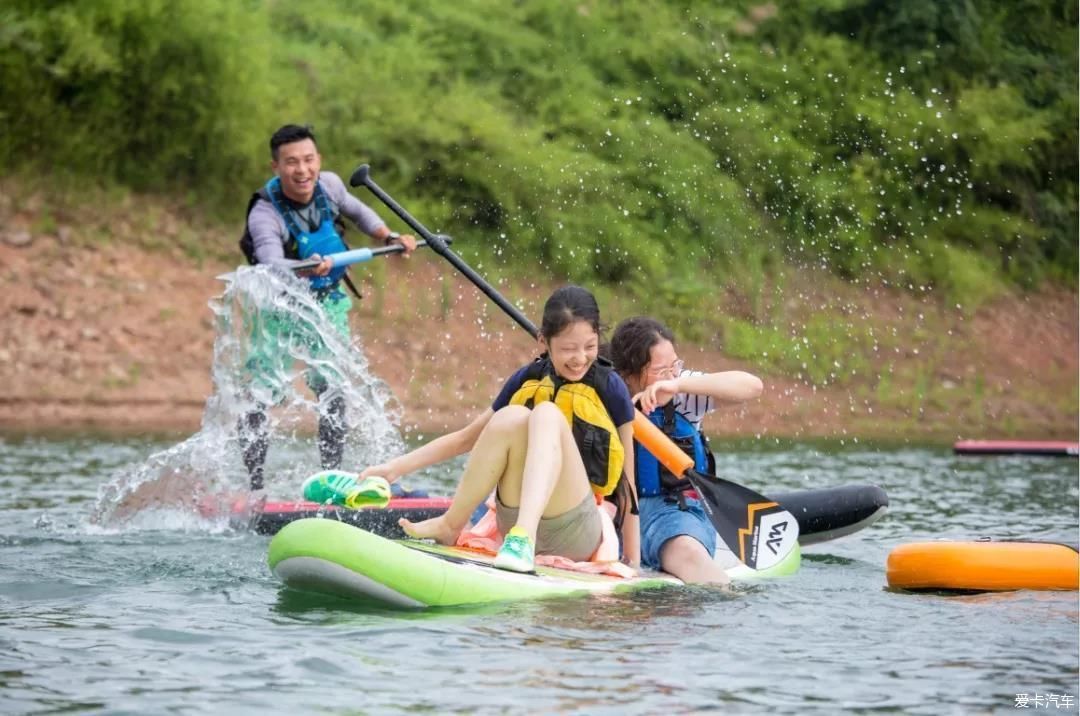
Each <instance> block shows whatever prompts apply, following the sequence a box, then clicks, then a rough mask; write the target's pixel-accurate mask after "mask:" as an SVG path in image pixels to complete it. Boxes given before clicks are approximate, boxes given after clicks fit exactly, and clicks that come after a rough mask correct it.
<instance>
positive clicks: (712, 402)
mask: <svg viewBox="0 0 1080 716" xmlns="http://www.w3.org/2000/svg"><path fill="white" fill-rule="evenodd" d="M610 350H611V358H612V363H613V364H614V366H615V370H616V371H617V372H618V373H619V375H621V376H622V378H623V380H625V381H626V385H627V386H628V387H629V388H630V392H631V393H633V394H634V397H633V399H634V402H636V403H638V404H639V405H640V406H641V410H642V412H643V413H645V414H646V415H647V416H648V417H649V419H650V420H651V421H652V422H653V423H655V424H656V425H657V426H658V427H660V429H661V430H663V431H664V432H665V433H666V434H667V435H668V437H670V438H671V439H672V440H674V441H675V443H676V444H678V445H679V447H681V448H682V449H683V450H684V451H686V453H687V454H688V455H690V456H691V457H692V458H694V468H695V469H696V470H698V471H699V472H706V473H709V474H713V473H715V471H716V467H715V463H714V461H713V457H712V452H711V451H710V450H709V445H708V441H707V440H706V439H705V436H704V434H703V433H702V432H701V421H702V419H703V418H704V417H705V415H706V414H707V413H709V412H711V411H712V410H714V409H715V408H716V406H717V404H718V403H729V404H733V403H741V402H744V401H746V400H751V399H753V398H756V397H758V396H759V395H760V394H761V389H762V385H761V380H760V379H759V378H757V377H756V376H753V375H751V374H750V373H746V372H744V371H738V370H733V371H724V372H721V373H702V372H697V371H688V370H686V369H685V368H684V366H683V362H682V361H681V360H680V359H679V357H678V354H677V353H676V351H675V336H674V335H673V334H672V332H671V331H670V330H669V329H668V328H667V326H665V325H664V324H662V323H660V322H659V321H657V320H655V319H652V318H648V317H644V316H639V317H636V318H628V319H626V320H625V321H623V322H622V323H620V324H619V325H618V326H617V327H616V328H615V333H614V335H613V336H612V338H611V347H610ZM634 463H635V476H636V480H635V482H636V484H637V490H638V509H639V512H640V529H641V562H642V565H644V566H646V567H650V568H652V569H662V570H663V571H665V572H667V573H669V574H672V575H674V576H676V577H678V578H679V579H681V580H683V581H684V582H694V583H715V584H726V583H727V582H728V581H729V578H728V576H727V574H726V573H725V572H724V570H723V569H721V568H720V566H719V565H717V564H716V563H715V562H714V561H713V556H714V555H715V554H716V529H715V528H714V527H713V525H712V523H711V522H710V521H709V518H708V517H707V516H706V514H705V511H704V509H703V508H702V506H701V503H700V502H699V501H698V500H697V498H696V494H694V493H688V492H687V490H689V488H690V484H689V481H687V480H683V479H679V478H677V477H675V476H674V475H672V474H671V473H670V472H669V471H668V470H667V468H665V467H664V466H663V465H661V464H660V463H659V461H657V460H656V458H654V457H653V456H652V455H651V454H650V453H649V452H648V451H647V450H646V449H645V448H644V447H643V446H642V445H641V444H640V443H637V442H635V443H634Z"/></svg>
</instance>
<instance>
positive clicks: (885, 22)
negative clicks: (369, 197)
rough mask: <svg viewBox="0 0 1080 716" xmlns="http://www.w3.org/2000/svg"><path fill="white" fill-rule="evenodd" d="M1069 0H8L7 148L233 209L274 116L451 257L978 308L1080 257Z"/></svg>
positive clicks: (23, 158)
mask: <svg viewBox="0 0 1080 716" xmlns="http://www.w3.org/2000/svg"><path fill="white" fill-rule="evenodd" d="M1076 15H1077V13H1076V8H1075V6H1074V5H1068V4H1065V3H1060V2H1046V1H1045V0H1044V1H1041V2H1036V1H1035V0H1021V1H1020V2H1012V1H1011V0H1010V1H1006V0H965V2H961V3H942V2H938V0H911V1H910V2H905V3H886V2H879V1H877V0H827V1H825V0H818V1H817V2H795V1H794V0H785V1H784V2H780V3H777V4H775V5H774V4H756V3H736V4H734V5H732V4H715V3H713V4H709V3H685V2H678V1H677V0H667V1H665V2H654V3H646V2H623V3H604V2H599V1H598V0H583V1H582V2H574V3H566V2H562V1H561V0H535V1H534V2H529V3H506V2H497V1H496V0H468V1H467V2H464V3H426V2H420V1H419V0H370V1H369V2H366V3H364V4H363V7H362V8H358V7H357V6H356V4H355V3H353V2H349V1H347V0H310V1H309V2H305V3H286V2H280V1H279V0H200V1H199V2H192V1H191V0H181V1H179V2H168V1H167V0H99V1H98V2H93V3H85V2H77V1H76V0H51V1H49V2H41V1H39V0H10V1H9V2H7V3H5V4H4V7H3V8H2V9H0V120H2V121H3V122H4V125H5V132H4V133H3V134H0V157H3V158H4V159H5V160H6V164H7V165H8V166H14V167H20V166H21V167H24V168H27V169H29V170H33V169H42V168H45V167H52V168H57V167H58V168H60V169H61V170H62V171H68V172H71V173H73V174H75V175H76V176H79V177H83V178H85V179H86V180H89V181H94V182H97V183H101V184H109V183H117V184H120V185H122V186H125V187H129V188H131V189H133V190H139V191H145V190H155V191H161V192H169V193H172V194H175V195H178V196H180V197H181V198H182V199H183V200H185V201H189V202H191V203H193V204H194V203H198V204H201V205H206V206H209V207H210V208H212V209H214V210H215V211H219V212H228V213H227V215H228V216H230V217H231V216H235V214H236V212H237V211H238V210H239V209H238V207H239V206H241V205H243V202H244V201H245V199H246V197H247V196H248V194H249V192H250V191H251V188H252V187H253V186H256V185H257V184H258V183H259V182H261V181H262V180H264V179H265V174H266V172H267V162H268V157H267V150H266V146H265V145H266V140H267V138H268V136H269V134H270V133H271V132H272V131H273V130H274V129H275V128H276V127H277V126H279V125H281V124H284V123H286V122H307V123H311V124H313V125H314V126H315V128H316V132H317V135H318V137H319V143H320V147H321V149H322V152H323V156H324V166H325V168H327V169H330V170H333V171H337V172H338V173H340V174H343V175H345V176H348V174H349V173H351V171H352V170H353V169H354V168H355V166H356V165H358V164H360V163H362V162H368V163H370V164H371V165H372V168H373V176H374V177H375V178H376V180H377V181H378V182H379V183H380V184H382V185H383V186H384V187H386V188H387V190H388V191H390V192H391V193H393V194H395V195H398V196H401V197H402V198H403V201H405V202H406V203H407V206H408V207H409V209H410V210H411V211H412V213H413V214H414V215H416V216H418V217H421V218H422V219H423V220H424V222H425V223H426V224H428V225H429V226H430V227H431V228H433V229H437V230H445V231H449V232H450V233H453V234H456V235H457V236H458V237H459V239H460V240H459V243H458V244H457V245H456V246H455V248H456V249H457V250H458V251H460V252H461V253H462V254H463V255H464V256H465V257H466V258H467V259H469V260H476V261H484V262H487V263H488V265H489V266H492V267H495V268H500V269H501V268H505V269H506V270H508V271H510V272H512V273H515V274H519V273H525V274H530V273H531V274H543V275H545V276H554V277H557V278H560V279H569V280H575V281H580V282H590V283H604V284H608V285H611V286H619V287H621V288H628V289H629V290H630V291H631V293H632V294H633V295H636V296H640V297H642V298H643V299H644V300H645V304H644V306H643V308H647V310H653V309H654V308H655V309H656V310H657V311H658V312H661V313H663V312H664V311H665V310H667V311H668V312H670V313H676V312H678V311H695V310H707V309H703V308H702V307H703V306H706V305H707V303H708V302H707V300H706V299H707V297H708V295H709V294H710V291H715V290H716V287H717V286H718V285H727V286H729V287H732V288H733V289H734V290H737V291H738V292H740V293H741V294H743V295H744V296H746V297H748V298H749V300H750V301H751V303H752V304H754V305H753V313H754V314H755V315H757V314H759V313H760V311H761V301H762V300H763V299H764V291H765V288H764V287H765V286H766V285H767V283H768V282H769V279H770V276H772V275H773V274H774V272H775V271H777V270H778V268H779V267H782V266H784V265H786V264H789V263H792V262H793V263H795V264H796V265H798V264H807V265H821V266H825V267H827V268H828V269H830V270H831V271H833V272H835V273H837V274H838V275H840V276H842V277H846V278H849V279H867V278H871V277H875V278H880V279H882V280H884V281H885V282H887V283H894V284H896V285H901V286H910V287H912V288H913V289H916V290H925V289H926V288H934V289H938V290H941V291H943V292H944V293H945V294H946V295H947V296H948V297H949V298H950V300H956V301H958V302H962V303H965V304H972V305H975V304H977V303H978V302H979V301H982V300H984V299H985V298H987V297H988V296H989V295H991V294H992V292H993V291H995V290H997V287H998V286H1002V285H1004V284H1005V283H1006V282H1013V283H1016V284H1020V285H1025V286H1028V285H1035V284H1037V283H1039V282H1040V281H1042V280H1043V279H1044V278H1047V277H1050V278H1055V279H1063V280H1067V281H1075V280H1076V274H1077V264H1078V253H1077V247H1078V243H1080V242H1078V239H1077V225H1078V214H1077V190H1076V186H1077V173H1078V170H1077V124H1078V119H1077V113H1078V103H1077V93H1076V86H1075V84H1076V76H1077V75H1076V72H1077V30H1076V26H1077V17H1076ZM364 198H366V197H364ZM230 241H232V238H231V237H230ZM732 330H736V332H737V329H732ZM755 340H756V341H758V342H762V341H764V343H765V344H771V343H772V342H773V341H772V339H766V338H765V337H764V336H758V337H757V338H756V339H755ZM808 365H809V364H808ZM826 367H827V366H826ZM807 370H811V369H810V368H808V369H807ZM814 370H817V369H814ZM823 370H824V368H823ZM821 375H822V376H824V378H823V379H825V378H827V376H828V371H826V372H824V373H822V374H821Z"/></svg>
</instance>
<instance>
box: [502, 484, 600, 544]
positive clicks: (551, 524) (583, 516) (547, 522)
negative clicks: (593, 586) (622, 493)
mask: <svg viewBox="0 0 1080 716" xmlns="http://www.w3.org/2000/svg"><path fill="white" fill-rule="evenodd" d="M517 518H518V508H516V507H507V506H506V505H504V504H503V503H502V500H500V499H499V496H498V494H496V495H495V520H496V523H497V524H498V525H499V534H506V533H507V532H509V531H510V528H511V527H513V526H514V525H515V524H517ZM602 536H603V524H602V523H601V522H600V511H599V510H598V509H597V507H596V500H595V499H594V498H593V495H592V492H591V491H590V492H589V494H588V495H587V496H586V497H585V499H584V500H582V501H581V504H579V505H578V506H577V507H572V508H571V509H569V510H567V511H566V512H564V513H562V514H561V515H556V516H555V517H544V518H541V519H540V524H539V525H538V526H537V528H536V553H537V554H554V555H558V556H560V557H566V558H567V559H572V560H574V561H575V562H584V561H586V560H588V559H589V558H590V557H592V556H593V553H594V552H596V548H597V547H599V546H600V538H601V537H602Z"/></svg>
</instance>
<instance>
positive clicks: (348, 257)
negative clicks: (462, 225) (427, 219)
mask: <svg viewBox="0 0 1080 716" xmlns="http://www.w3.org/2000/svg"><path fill="white" fill-rule="evenodd" d="M438 237H439V240H440V241H442V242H443V243H446V244H452V243H454V240H453V239H452V238H451V237H449V236H447V235H446V234H438ZM428 245H429V244H428V242H427V241H425V240H423V239H421V240H420V241H417V242H416V248H418V249H419V248H421V247H423V246H428ZM403 251H405V247H404V246H402V245H401V244H391V245H389V246H380V247H379V248H377V249H352V250H350V251H338V252H337V253H334V254H327V255H326V256H324V257H323V258H324V259H333V260H334V268H338V267H340V266H351V265H352V264H361V263H365V262H367V261H371V260H372V259H373V258H376V257H377V256H386V255H388V254H400V253H402V252H403ZM320 263H322V261H321V260H318V259H307V260H306V261H301V262H299V263H296V264H293V266H292V270H293V271H303V270H304V269H309V268H315V267H316V266H318V265H319V264H320Z"/></svg>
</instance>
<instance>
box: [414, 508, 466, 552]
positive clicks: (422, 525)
mask: <svg viewBox="0 0 1080 716" xmlns="http://www.w3.org/2000/svg"><path fill="white" fill-rule="evenodd" d="M398 524H399V525H400V526H401V529H403V530H405V534H407V535H409V536H410V537H414V538H416V539H433V540H435V541H436V542H438V543H439V544H445V545H449V546H451V547H452V546H454V544H455V543H456V542H457V538H458V535H459V534H461V530H463V529H464V526H461V527H456V528H455V527H454V526H452V525H451V524H450V523H449V522H447V520H446V515H439V516H438V517H432V518H431V519H430V520H424V521H423V522H410V521H409V520H407V519H405V518H404V517H402V518H401V519H400V520H398Z"/></svg>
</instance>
